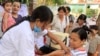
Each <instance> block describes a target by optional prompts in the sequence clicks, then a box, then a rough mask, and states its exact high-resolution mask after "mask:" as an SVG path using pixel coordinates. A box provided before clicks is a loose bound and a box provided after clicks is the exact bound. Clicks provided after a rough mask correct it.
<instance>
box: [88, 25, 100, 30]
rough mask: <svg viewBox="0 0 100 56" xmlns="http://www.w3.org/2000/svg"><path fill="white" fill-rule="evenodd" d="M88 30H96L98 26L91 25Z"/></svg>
mask: <svg viewBox="0 0 100 56" xmlns="http://www.w3.org/2000/svg"><path fill="white" fill-rule="evenodd" d="M90 29H94V30H98V26H97V25H91V26H90Z"/></svg>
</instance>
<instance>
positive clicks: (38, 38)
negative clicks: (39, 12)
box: [33, 29, 48, 49]
mask: <svg viewBox="0 0 100 56" xmlns="http://www.w3.org/2000/svg"><path fill="white" fill-rule="evenodd" d="M33 32H34V31H33ZM47 33H48V31H47V30H46V29H45V30H43V31H42V32H39V33H36V32H34V34H35V39H34V40H35V44H36V46H37V48H38V49H40V48H41V47H43V46H44V45H45V44H44V35H46V34H47Z"/></svg>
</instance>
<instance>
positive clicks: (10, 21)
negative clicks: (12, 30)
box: [2, 12, 16, 32]
mask: <svg viewBox="0 0 100 56" xmlns="http://www.w3.org/2000/svg"><path fill="white" fill-rule="evenodd" d="M5 13H7V12H5ZM5 13H4V14H5ZM3 16H4V15H3ZM3 19H4V18H3ZM15 23H16V22H15V20H14V19H13V17H12V15H11V14H10V13H9V16H8V18H7V27H6V28H5V27H4V22H2V31H3V32H5V31H6V30H7V29H8V28H9V27H11V26H12V25H14V24H15Z"/></svg>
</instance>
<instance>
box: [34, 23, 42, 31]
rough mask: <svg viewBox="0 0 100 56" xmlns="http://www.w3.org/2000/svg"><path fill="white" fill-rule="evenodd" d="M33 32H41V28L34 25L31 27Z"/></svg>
mask: <svg viewBox="0 0 100 56" xmlns="http://www.w3.org/2000/svg"><path fill="white" fill-rule="evenodd" d="M33 30H34V32H41V31H42V30H41V28H39V27H37V26H36V25H35V26H34V28H33Z"/></svg>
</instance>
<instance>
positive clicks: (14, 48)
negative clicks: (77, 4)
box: [0, 1, 100, 56]
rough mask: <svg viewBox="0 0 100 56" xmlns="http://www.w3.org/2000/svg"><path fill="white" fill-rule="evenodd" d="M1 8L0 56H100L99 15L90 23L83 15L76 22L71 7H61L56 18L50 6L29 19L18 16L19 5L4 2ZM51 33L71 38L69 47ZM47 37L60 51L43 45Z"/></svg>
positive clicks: (41, 7) (18, 3)
mask: <svg viewBox="0 0 100 56" xmlns="http://www.w3.org/2000/svg"><path fill="white" fill-rule="evenodd" d="M2 7H3V8H4V12H3V13H2V25H1V29H2V32H3V35H2V36H1V37H0V56H99V55H100V41H99V40H100V15H98V18H94V17H91V19H88V18H87V15H85V14H80V15H79V17H78V18H76V17H74V16H73V15H72V14H70V12H71V8H70V7H69V6H66V7H64V6H60V7H59V8H58V13H57V14H56V15H53V13H52V11H51V10H50V9H49V8H48V7H47V6H39V7H37V8H35V9H34V11H32V14H31V15H30V16H26V17H22V16H21V15H20V14H18V12H19V10H20V8H21V3H20V2H19V1H14V2H11V1H5V2H4V3H3V4H2ZM88 20H89V21H88ZM90 21H91V23H92V22H93V24H91V23H90ZM51 30H54V31H56V32H62V33H67V34H69V37H67V39H68V38H69V42H68V43H69V45H68V46H66V45H65V44H64V43H63V41H61V40H60V39H59V38H58V36H56V35H55V34H53V33H52V32H51ZM46 36H48V38H50V39H51V40H54V41H55V42H56V43H58V44H59V45H60V47H61V49H57V48H54V47H52V46H50V45H49V44H46V43H44V39H45V37H46Z"/></svg>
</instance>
